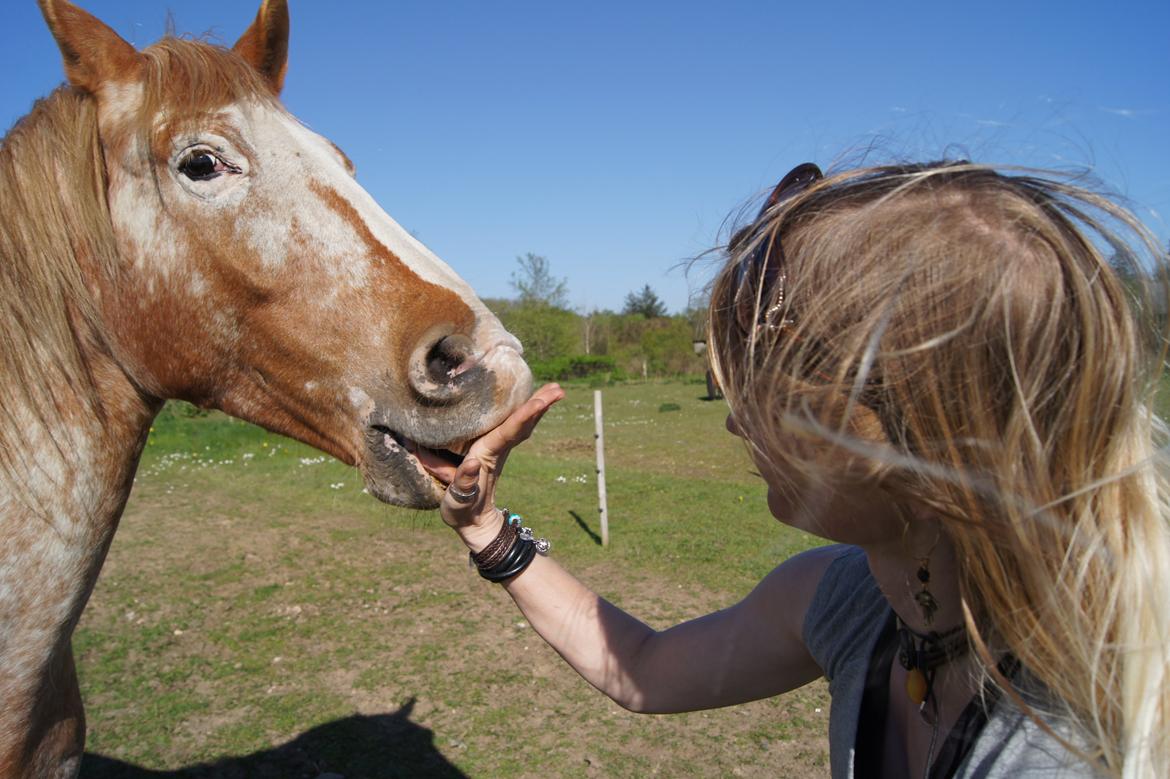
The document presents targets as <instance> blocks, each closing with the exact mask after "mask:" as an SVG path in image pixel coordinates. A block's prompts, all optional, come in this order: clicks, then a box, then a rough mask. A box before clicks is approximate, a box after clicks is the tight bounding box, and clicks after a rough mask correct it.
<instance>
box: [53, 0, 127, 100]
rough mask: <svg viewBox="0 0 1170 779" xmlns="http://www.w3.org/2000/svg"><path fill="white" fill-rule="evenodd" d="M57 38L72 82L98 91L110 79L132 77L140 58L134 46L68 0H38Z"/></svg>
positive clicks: (124, 79)
mask: <svg viewBox="0 0 1170 779" xmlns="http://www.w3.org/2000/svg"><path fill="white" fill-rule="evenodd" d="M37 2H38V4H39V5H40V6H41V13H43V14H44V15H45V22H46V23H47V24H48V25H49V31H50V32H52V33H53V37H54V38H56V39H57V46H58V47H59V48H60V49H61V57H62V59H63V60H64V61H65V76H66V78H68V79H69V83H70V84H72V85H73V86H75V87H78V88H80V89H84V90H86V91H88V92H92V93H96V92H97V90H98V87H100V86H101V85H102V84H103V83H105V82H108V81H120V82H124V81H129V80H131V79H133V78H134V77H135V76H136V75H137V72H138V68H139V67H140V64H141V59H140V56H139V54H138V52H137V51H135V50H134V47H133V46H131V45H130V44H129V43H127V42H126V41H124V40H122V38H120V37H119V36H118V33H116V32H114V31H113V30H111V29H110V28H109V27H107V26H106V25H105V24H103V23H102V21H101V20H100V19H98V18H97V17H95V16H93V15H91V14H89V13H86V12H85V11H83V10H81V9H80V8H78V7H77V6H75V5H73V3H70V2H67V0H37Z"/></svg>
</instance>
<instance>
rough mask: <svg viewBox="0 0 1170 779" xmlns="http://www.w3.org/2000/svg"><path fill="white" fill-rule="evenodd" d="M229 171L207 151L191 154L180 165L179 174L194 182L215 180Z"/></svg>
mask: <svg viewBox="0 0 1170 779" xmlns="http://www.w3.org/2000/svg"><path fill="white" fill-rule="evenodd" d="M227 169H228V166H226V165H224V164H223V163H222V162H220V160H219V158H218V157H216V156H215V155H214V154H212V153H211V152H206V151H197V152H195V153H194V154H190V155H188V156H187V157H184V158H183V160H182V161H181V162H180V163H179V172H180V173H182V174H183V175H184V176H186V177H187V178H189V179H191V180H192V181H207V180H208V179H213V178H215V177H216V176H218V175H219V174H220V173H221V172H222V171H224V170H227Z"/></svg>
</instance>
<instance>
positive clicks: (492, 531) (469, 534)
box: [455, 506, 504, 554]
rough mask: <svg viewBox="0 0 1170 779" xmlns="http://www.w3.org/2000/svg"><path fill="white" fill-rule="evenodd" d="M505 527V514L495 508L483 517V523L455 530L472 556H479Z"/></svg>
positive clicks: (463, 526)
mask: <svg viewBox="0 0 1170 779" xmlns="http://www.w3.org/2000/svg"><path fill="white" fill-rule="evenodd" d="M503 527H504V514H503V512H502V511H500V510H499V509H498V508H496V507H495V506H492V507H491V509H490V510H489V511H487V512H485V513H484V514H483V515H482V518H481V521H479V522H476V523H475V524H471V525H462V526H460V527H457V528H455V532H457V533H458V534H459V538H461V539H462V540H463V543H464V545H465V546H466V547H467V549H468V551H470V552H471V553H472V554H479V553H480V552H482V551H483V550H484V549H485V548H486V547H487V545H488V544H490V543H491V542H492V541H493V540H494V539H495V537H496V536H497V535H499V533H500V530H501V529H502V528H503Z"/></svg>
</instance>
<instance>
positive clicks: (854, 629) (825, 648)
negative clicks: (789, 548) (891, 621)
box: [802, 545, 889, 680]
mask: <svg viewBox="0 0 1170 779" xmlns="http://www.w3.org/2000/svg"><path fill="white" fill-rule="evenodd" d="M805 554H806V555H810V556H815V562H816V563H817V564H819V565H821V566H823V573H822V574H821V576H820V580H819V581H818V583H817V586H816V590H815V591H814V593H813V596H812V598H811V600H810V601H809V606H808V610H807V611H806V612H805V616H804V627H803V631H802V632H803V635H804V643H805V646H807V647H808V650H809V652H810V653H811V654H812V656H813V657H814V658H815V659H816V660H817V663H818V664H819V665H820V667H821V668H822V670H824V672H825V675H826V676H827V677H828V678H829V679H830V680H832V679H833V678H834V676H835V675H836V673H837V670H838V668H839V667H840V666H841V665H842V664H843V663H847V662H850V660H851V657H852V655H854V654H857V653H862V654H864V653H865V652H867V651H868V650H869V649H870V648H871V647H872V643H873V642H872V641H871V640H869V639H871V638H873V637H875V636H876V635H877V633H878V631H880V630H881V627H882V625H883V624H884V622H885V620H886V619H887V617H888V616H889V604H888V603H887V602H886V599H885V596H884V595H883V594H882V591H881V590H880V589H878V586H877V582H876V581H875V580H874V578H873V575H872V574H871V573H870V570H869V561H868V560H867V559H866V556H865V552H864V551H863V550H861V549H860V548H859V547H856V546H847V545H837V546H830V547H822V548H820V549H815V550H810V551H809V552H806V553H805ZM809 562H810V563H811V562H813V561H812V560H810V561H809Z"/></svg>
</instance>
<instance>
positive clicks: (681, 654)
mask: <svg viewBox="0 0 1170 779" xmlns="http://www.w3.org/2000/svg"><path fill="white" fill-rule="evenodd" d="M563 396H564V393H563V392H562V391H561V389H560V388H559V387H557V386H556V385H547V386H545V387H542V388H541V389H540V390H538V391H537V392H536V394H535V395H534V396H533V397H532V399H531V400H529V401H528V402H527V403H526V404H524V405H523V406H521V407H520V408H519V409H517V410H516V411H515V412H514V413H513V414H512V415H511V416H510V417H508V419H507V420H505V421H504V422H503V423H502V424H501V425H500V426H499V427H497V428H496V429H495V430H493V431H491V432H490V433H488V434H486V435H485V436H484V437H483V438H480V439H479V440H478V441H476V442H475V443H474V444H473V445H472V447H471V449H470V451H469V452H468V454H467V457H466V458H465V459H464V461H463V463H462V464H461V465H459V466H458V467H455V466H453V465H451V464H450V463H447V462H446V461H443V460H441V459H439V458H431V457H429V456H428V455H427V453H426V452H421V453H420V456H419V459H420V460H421V461H422V462H423V464H424V465H425V466H426V467H427V468H428V470H429V471H430V472H431V473H433V474H434V475H435V476H436V477H437V478H439V479H440V480H441V481H442V482H443V483H445V484H448V485H452V484H453V485H454V486H455V487H456V488H457V490H458V492H460V493H463V494H465V495H471V494H474V495H475V497H474V498H473V499H471V500H469V501H467V502H461V501H459V500H456V499H455V498H454V497H453V496H452V494H451V492H450V491H449V492H448V494H447V495H446V496H445V497H444V499H443V502H442V505H441V507H440V510H441V513H442V515H443V519H444V521H446V522H447V523H448V524H449V525H451V526H452V527H453V528H454V529H455V530H456V531H457V532H458V533H459V535H460V537H461V538H462V539H463V541H464V543H465V544H466V545H467V547H468V548H469V549H470V550H471V551H472V552H478V551H480V550H482V549H483V548H485V547H486V546H487V545H488V544H489V543H490V542H491V540H492V539H493V538H494V537H495V536H496V534H497V533H498V532H499V530H500V528H501V527H502V525H503V521H504V520H503V517H502V516H501V514H500V512H499V511H498V510H497V509H496V508H495V503H494V499H495V485H496V482H497V480H498V479H499V476H500V473H501V472H502V470H503V466H504V462H505V461H506V460H507V457H508V454H509V452H510V451H511V450H512V448H513V447H515V446H516V445H518V444H519V443H521V442H522V441H524V440H525V439H527V438H528V437H529V435H531V433H532V430H533V429H534V428H535V426H536V424H537V422H538V421H539V420H540V418H541V417H542V416H543V415H544V413H545V411H547V410H548V408H549V406H550V405H551V404H553V403H555V402H556V401H558V400H560V399H561V398H562V397H563ZM833 556H834V555H833V553H832V552H831V551H828V550H812V551H810V552H806V553H804V554H802V555H798V556H797V557H794V558H792V559H791V560H789V561H787V562H785V563H784V564H782V565H780V566H779V567H778V568H776V569H775V570H774V571H772V573H770V574H769V575H768V576H767V577H765V578H764V580H763V581H762V582H761V583H760V584H759V585H758V586H757V587H756V588H755V589H754V590H753V591H752V592H751V593H750V594H749V595H748V596H747V597H746V598H745V599H744V600H743V601H741V602H740V603H738V604H736V605H735V606H732V607H730V608H727V609H724V610H722V611H718V612H715V613H714V614H708V615H707V616H705V617H700V618H699V619H695V620H691V621H690V622H685V623H683V624H681V625H677V626H675V627H673V628H670V629H669V630H664V631H660V632H659V631H655V630H653V629H651V628H650V627H649V626H647V625H646V624H645V623H643V622H641V621H639V620H638V619H635V618H634V617H632V616H631V615H629V614H627V613H626V612H624V611H622V610H621V609H619V608H617V607H616V606H614V605H613V604H611V603H609V602H608V601H606V600H605V599H603V598H601V597H599V596H598V595H597V594H595V593H594V592H592V591H591V590H589V589H588V588H587V587H585V586H584V585H583V584H581V583H580V582H579V581H577V580H576V579H575V578H573V577H572V576H571V575H570V574H569V573H568V572H566V571H565V570H564V569H563V568H561V567H560V566H559V565H557V563H556V562H554V561H553V560H552V559H549V558H545V557H541V556H539V555H538V556H537V557H536V559H534V560H533V562H532V563H531V565H529V566H528V568H527V569H525V570H524V571H523V572H521V573H520V574H518V575H516V576H514V577H512V578H511V579H509V580H507V581H506V582H505V583H504V586H505V587H506V588H507V590H508V592H509V594H510V595H511V596H512V598H513V599H514V600H515V601H516V603H517V605H519V607H520V609H521V611H522V612H523V613H524V616H525V617H526V618H527V619H528V621H529V623H530V624H531V625H532V626H533V628H534V629H535V630H536V631H537V632H538V633H539V634H540V636H541V637H542V638H544V640H545V641H547V642H548V643H549V644H550V645H551V646H552V647H553V648H554V649H555V650H556V651H557V652H559V653H560V655H561V656H562V657H563V658H565V660H566V661H568V663H569V664H570V665H571V666H572V667H573V668H574V669H575V670H576V671H577V672H578V673H580V674H581V675H582V676H583V677H584V678H585V679H586V680H588V681H589V682H590V683H591V684H593V685H594V686H595V687H597V688H598V689H599V690H601V691H602V692H604V693H605V694H606V695H609V696H610V697H611V698H613V699H614V700H615V701H616V702H617V703H619V704H620V705H622V706H624V707H626V708H628V709H632V710H635V711H643V712H674V711H689V710H695V709H705V708H714V707H718V706H726V705H729V704H733V703H741V702H743V701H749V700H755V699H758V698H765V697H768V696H771V695H776V694H778V693H781V692H784V691H786V690H791V689H794V688H796V687H799V686H801V685H803V684H806V683H807V682H809V681H812V680H813V679H816V678H818V677H819V676H821V669H820V668H818V667H817V665H816V663H815V661H814V660H813V659H812V657H811V656H810V655H809V653H808V650H807V649H806V648H805V646H804V641H803V639H802V636H801V629H802V625H803V622H804V615H805V612H806V611H807V609H808V604H809V602H810V601H811V600H812V596H813V593H814V592H815V590H816V586H817V584H818V583H819V582H820V579H821V576H822V575H823V573H824V570H825V568H826V567H827V566H828V564H829V562H830V560H831V559H832V557H833Z"/></svg>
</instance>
